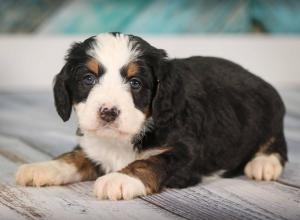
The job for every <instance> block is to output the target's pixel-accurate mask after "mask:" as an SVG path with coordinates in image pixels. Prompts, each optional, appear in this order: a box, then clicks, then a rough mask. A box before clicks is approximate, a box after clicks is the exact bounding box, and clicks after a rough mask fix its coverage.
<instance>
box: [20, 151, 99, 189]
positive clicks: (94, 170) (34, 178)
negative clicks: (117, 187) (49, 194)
mask: <svg viewBox="0 0 300 220" xmlns="http://www.w3.org/2000/svg"><path fill="white" fill-rule="evenodd" d="M98 172H99V169H98V167H97V166H95V165H94V164H93V163H92V162H91V161H90V160H89V159H88V158H86V156H85V153H84V152H83V151H82V149H81V148H80V147H77V148H75V149H74V150H73V151H71V152H69V153H65V154H63V155H61V156H59V157H57V158H56V159H54V160H50V161H45V162H39V163H32V164H24V165H22V166H20V167H19V169H18V171H17V173H16V182H17V184H19V185H22V186H51V185H63V184H67V183H73V182H78V181H83V180H92V179H96V177H97V175H98Z"/></svg>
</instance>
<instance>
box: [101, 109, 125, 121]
mask: <svg viewBox="0 0 300 220" xmlns="http://www.w3.org/2000/svg"><path fill="white" fill-rule="evenodd" d="M119 114H120V110H119V109H117V107H115V106H114V107H112V108H108V107H101V108H100V118H101V119H102V120H103V121H106V122H113V121H114V120H116V118H117V117H118V116H119Z"/></svg>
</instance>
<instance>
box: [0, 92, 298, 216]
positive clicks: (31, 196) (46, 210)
mask: <svg viewBox="0 0 300 220" xmlns="http://www.w3.org/2000/svg"><path fill="white" fill-rule="evenodd" d="M282 94H283V97H284V99H285V100H286V104H287V107H288V116H287V118H286V135H287V137H288V142H289V147H290V153H289V157H290V162H289V163H288V164H287V167H286V169H285V172H284V175H283V176H282V177H281V179H280V180H279V181H277V182H255V181H251V180H248V179H246V178H245V177H244V176H241V177H237V178H234V179H218V180H215V181H210V182H206V183H202V184H200V185H198V186H196V187H191V188H187V189H182V190H175V189H167V190H165V191H164V192H162V193H161V194H156V195H152V196H146V197H142V198H138V199H135V200H132V201H120V202H111V201H99V200H97V199H96V198H95V197H94V196H93V195H92V187H93V182H84V183H77V184H71V185H67V186H61V187H46V188H31V187H20V186H16V185H15V182H14V173H15V171H16V169H17V167H18V166H19V165H21V164H23V163H30V162H36V161H43V160H47V159H50V158H52V157H53V156H57V155H58V154H61V153H63V152H66V151H68V150H70V149H71V148H72V147H73V146H74V144H75V143H76V138H75V137H74V135H73V134H74V131H75V128H76V126H75V124H74V122H72V121H71V122H70V123H67V124H63V123H62V122H60V119H59V118H58V116H57V115H56V113H55V110H54V107H53V106H52V105H53V101H52V95H51V94H50V93H48V92H40V93H33V92H28V93H15V92H2V93H0V102H1V104H0V168H1V169H0V219H1V220H2V219H31V220H32V219H53V220H54V219H66V218H70V219H155V220H159V219H295V220H299V219H300V159H299V158H300V123H299V121H300V120H299V119H300V113H299V109H300V95H299V94H300V92H297V91H296V92H295V91H287V92H283V93H282Z"/></svg>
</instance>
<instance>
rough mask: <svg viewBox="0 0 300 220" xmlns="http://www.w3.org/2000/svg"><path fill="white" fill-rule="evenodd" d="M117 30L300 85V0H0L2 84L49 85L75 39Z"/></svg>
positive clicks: (177, 52)
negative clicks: (221, 59) (232, 62)
mask: <svg viewBox="0 0 300 220" xmlns="http://www.w3.org/2000/svg"><path fill="white" fill-rule="evenodd" d="M112 31H117V32H124V33H130V34H136V35H140V36H142V37H144V38H145V39H146V40H147V41H149V42H150V43H151V44H153V45H154V46H156V47H160V48H163V49H165V50H166V51H167V52H168V54H169V55H170V56H171V57H185V56H192V55H206V56H219V57H224V58H227V59H230V60H233V61H235V62H237V63H239V64H241V65H243V66H244V67H245V68H247V69H249V70H250V71H253V72H254V73H256V74H258V75H259V76H261V77H262V78H264V79H266V80H268V81H269V82H271V83H272V84H274V85H275V86H276V87H291V86H292V87H297V86H299V85H300V74H299V72H298V70H299V69H300V63H299V62H298V60H299V59H298V58H299V56H300V52H299V51H300V38H299V34H300V1H299V0H284V1H282V0H226V1H222V0H143V1H142V0H74V1H72V0H0V48H1V50H0V79H2V80H0V89H1V88H2V89H12V88H14V89H22V88H25V89H31V90H32V89H33V90H34V89H48V90H50V89H51V83H52V79H53V76H54V75H55V74H56V73H58V72H59V70H60V68H61V66H62V65H63V63H64V61H63V58H64V55H65V53H66V50H67V49H68V47H69V45H70V44H71V43H72V42H73V41H81V40H84V39H85V38H87V37H89V36H91V35H96V34H98V33H102V32H112ZM16 61H17V62H16ZM20 72H22V78H20V77H19V74H20Z"/></svg>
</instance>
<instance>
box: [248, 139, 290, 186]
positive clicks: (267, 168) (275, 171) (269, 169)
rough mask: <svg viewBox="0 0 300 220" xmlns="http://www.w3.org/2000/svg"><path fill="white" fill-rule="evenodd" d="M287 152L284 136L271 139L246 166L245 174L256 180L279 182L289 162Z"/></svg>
mask: <svg viewBox="0 0 300 220" xmlns="http://www.w3.org/2000/svg"><path fill="white" fill-rule="evenodd" d="M286 151H287V150H286V142H285V139H284V136H283V134H281V135H278V136H276V137H271V138H270V139H269V140H268V141H267V142H266V143H265V144H263V145H261V146H260V148H259V151H258V152H257V153H256V154H255V155H254V157H253V158H252V160H250V161H249V162H248V163H247V164H246V166H245V169H244V172H245V174H246V175H247V176H248V177H249V178H251V179H255V180H265V181H270V180H277V179H278V178H279V176H280V175H281V173H282V170H283V166H284V164H285V162H286V161H287V156H286V155H287V152H286Z"/></svg>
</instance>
